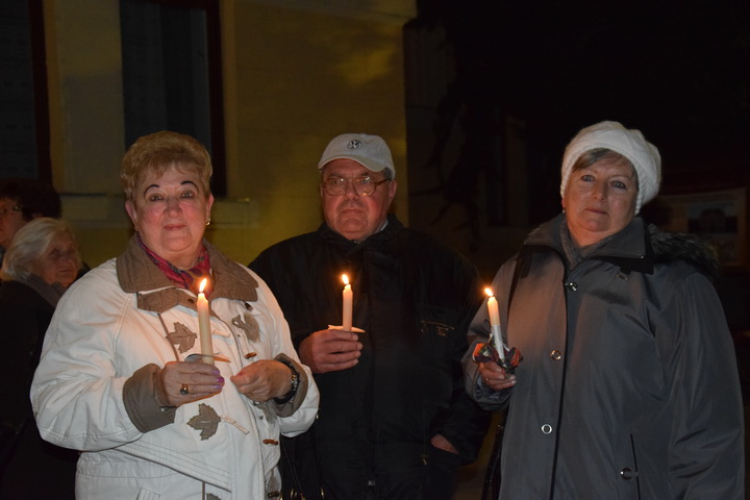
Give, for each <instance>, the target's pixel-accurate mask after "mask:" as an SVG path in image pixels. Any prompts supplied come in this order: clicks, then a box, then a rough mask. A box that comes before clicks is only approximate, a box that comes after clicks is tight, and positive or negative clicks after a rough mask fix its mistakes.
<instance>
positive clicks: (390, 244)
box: [250, 134, 489, 500]
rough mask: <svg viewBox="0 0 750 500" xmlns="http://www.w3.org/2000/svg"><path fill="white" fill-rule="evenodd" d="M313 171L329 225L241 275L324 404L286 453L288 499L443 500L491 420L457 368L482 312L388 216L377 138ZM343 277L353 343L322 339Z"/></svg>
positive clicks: (330, 152) (336, 335)
mask: <svg viewBox="0 0 750 500" xmlns="http://www.w3.org/2000/svg"><path fill="white" fill-rule="evenodd" d="M318 169H319V170H320V173H321V184H320V196H321V200H322V204H323V211H324V215H325V223H324V224H322V225H321V226H320V228H319V229H318V230H317V231H315V232H312V233H308V234H304V235H301V236H297V237H294V238H291V239H289V240H286V241H283V242H281V243H278V244H276V245H274V246H272V247H271V248H269V249H267V250H265V251H264V252H262V253H261V254H260V256H258V258H257V259H256V260H255V261H253V262H252V263H251V264H250V267H251V268H252V269H253V270H254V271H255V272H256V273H258V274H259V275H260V276H261V277H262V278H263V279H264V280H265V281H266V282H267V283H268V285H269V287H270V288H271V290H272V291H273V293H274V295H275V296H276V298H277V299H278V301H279V304H280V305H281V308H282V310H283V311H284V315H285V317H286V319H287V321H288V322H289V326H290V328H291V332H292V339H293V341H294V343H295V346H296V347H297V349H298V352H299V353H300V359H301V360H302V362H303V363H305V364H307V365H308V366H310V368H311V369H312V371H313V373H314V374H315V379H316V382H317V383H318V386H319V388H320V392H321V404H320V412H319V417H318V420H317V421H316V423H315V424H314V425H313V427H312V428H311V430H310V431H308V432H307V433H305V434H303V435H301V436H298V437H296V438H294V439H292V440H284V441H283V446H284V456H282V459H281V462H282V464H281V465H282V469H281V470H282V478H283V480H284V488H285V490H286V493H287V495H286V496H285V498H290V497H293V496H294V492H293V491H292V490H295V491H296V492H297V493H299V491H300V490H302V492H304V495H305V497H306V498H308V499H313V498H322V497H321V496H319V495H323V496H324V497H325V498H332V499H342V500H351V499H389V500H398V499H406V498H408V499H410V500H413V499H430V500H436V499H450V498H451V496H452V493H453V489H454V485H455V475H456V471H457V469H458V467H459V465H460V464H462V463H468V462H471V461H473V460H474V459H475V458H476V456H477V453H478V450H479V447H480V445H481V442H482V439H483V437H484V435H485V432H486V430H487V425H488V418H489V415H488V414H487V413H486V412H484V411H482V410H481V409H479V407H478V405H476V404H475V403H474V402H473V401H471V400H470V399H469V398H468V397H467V395H466V393H465V391H464V390H463V385H462V384H463V379H462V372H461V364H460V360H461V356H462V354H463V352H464V351H465V350H466V348H467V347H468V346H467V340H466V331H465V329H466V326H467V325H468V322H469V321H470V320H471V318H472V317H473V314H474V312H475V311H476V309H477V307H478V306H479V304H480V303H481V298H480V291H481V290H480V286H479V283H478V275H477V272H476V269H475V268H474V266H473V265H471V264H470V263H469V262H468V261H466V260H465V259H464V258H462V257H461V256H459V255H458V254H457V253H455V252H454V251H452V250H450V249H448V248H446V247H444V246H442V245H440V244H438V243H437V242H435V241H434V240H432V239H431V238H429V237H427V236H426V235H423V234H420V233H418V232H416V231H412V230H410V229H407V228H405V227H404V226H403V225H402V224H401V222H399V220H398V219H397V218H396V217H395V216H394V215H392V214H391V215H389V214H388V210H389V207H390V205H391V202H392V201H393V199H394V196H395V194H396V188H397V183H396V180H395V167H394V164H393V160H392V157H391V153H390V149H389V148H388V146H387V145H386V143H385V141H384V140H383V139H382V138H380V137H378V136H373V135H367V134H342V135H340V136H337V137H335V138H334V139H333V140H332V141H331V142H330V143H329V144H328V146H327V148H326V149H325V151H324V153H323V156H322V158H321V160H320V162H319V164H318ZM342 274H346V275H347V276H348V278H349V280H350V281H351V283H352V291H353V296H354V307H353V327H354V328H352V331H347V330H343V329H342V328H341V327H338V328H335V327H330V326H329V327H328V328H326V325H339V324H340V323H341V319H342V302H343V299H342V290H343V287H344V285H343V283H342V278H341V276H342ZM314 464H317V467H316V466H315V465H314ZM321 492H322V493H321Z"/></svg>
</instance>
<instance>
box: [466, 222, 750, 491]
mask: <svg viewBox="0 0 750 500" xmlns="http://www.w3.org/2000/svg"><path fill="white" fill-rule="evenodd" d="M564 221H565V219H564V216H562V215H561V216H558V217H557V218H555V219H553V220H552V221H550V222H548V223H546V224H545V225H543V226H541V227H540V228H538V229H537V230H535V231H534V232H532V233H531V234H530V235H529V237H528V239H527V240H526V242H525V243H524V246H523V248H522V250H521V252H520V254H519V257H518V258H517V259H512V260H510V261H508V262H507V263H506V264H505V265H504V266H503V267H502V268H501V269H500V271H499V272H498V274H497V276H496V278H495V282H494V284H493V285H494V287H495V290H496V293H497V292H498V291H499V292H500V295H502V296H503V297H502V298H501V299H499V301H500V302H501V303H503V302H504V303H505V308H501V309H505V310H503V314H502V316H503V317H502V323H503V330H504V332H507V343H508V345H510V346H515V347H518V348H519V349H520V350H521V353H522V354H523V357H524V360H523V361H522V362H521V364H520V366H519V367H518V368H517V369H516V376H517V380H518V382H517V384H516V386H515V387H513V388H512V389H511V390H510V391H503V392H506V393H507V392H510V393H511V396H510V409H509V413H508V417H507V423H506V429H505V436H504V441H503V451H502V460H501V470H502V483H501V491H500V498H501V499H510V498H544V499H549V498H555V499H583V498H608V499H660V500H666V499H677V498H721V499H740V498H743V497H744V494H743V488H744V479H743V477H744V453H743V443H744V440H743V416H742V400H741V394H740V388H739V379H738V373H737V365H736V360H735V355H734V349H733V345H732V338H731V335H730V333H729V331H728V328H727V325H726V321H725V319H724V314H723V310H722V306H721V304H720V302H719V299H718V297H717V295H716V293H715V291H714V288H713V286H712V285H711V282H710V280H709V278H708V277H707V276H706V272H707V271H708V270H711V268H712V267H715V265H714V264H715V263H714V262H713V261H712V259H711V258H710V256H709V255H707V253H706V251H705V250H706V247H705V246H703V245H701V244H699V243H698V242H697V240H695V239H690V238H686V237H684V236H677V235H668V234H665V233H661V232H658V231H656V230H655V229H651V230H649V229H648V228H646V227H645V224H644V222H643V221H642V219H640V218H636V219H634V220H633V221H632V222H631V223H630V224H629V225H628V226H626V227H625V228H624V229H623V230H621V231H620V232H619V233H617V234H615V235H614V236H612V237H610V238H609V239H608V241H606V242H605V243H604V244H603V245H601V246H600V247H598V248H596V249H595V250H594V251H593V253H591V254H590V255H588V256H586V257H585V258H583V259H582V260H581V261H580V262H578V263H577V265H575V266H570V265H569V264H568V263H567V262H568V260H567V259H566V258H565V252H564V249H563V243H562V240H563V239H564V237H563V236H562V234H563V233H562V232H563V231H566V230H567V229H566V228H563V227H562V225H563V224H565V222H564ZM516 267H518V269H516ZM514 274H515V275H516V284H515V286H514V287H513V286H512V285H511V284H512V283H513V279H514V278H513V276H514ZM511 289H512V290H513V296H512V301H511V305H510V310H509V311H508V312H507V314H506V310H507V300H508V291H509V290H511ZM485 318H486V313H484V311H483V309H480V312H479V314H478V315H477V317H476V318H475V320H474V322H473V324H472V330H473V331H474V333H476V334H479V335H486V331H487V328H486V327H485V326H484V319H485ZM471 392H472V393H473V395H474V396H475V398H476V399H477V400H478V401H480V402H482V403H483V404H484V405H485V406H486V407H488V408H494V409H497V408H499V407H501V406H502V404H503V403H502V400H503V396H507V394H503V393H491V391H490V390H489V389H487V388H486V387H484V386H483V383H482V382H481V380H479V379H477V378H476V377H475V378H474V379H473V385H472V388H471Z"/></svg>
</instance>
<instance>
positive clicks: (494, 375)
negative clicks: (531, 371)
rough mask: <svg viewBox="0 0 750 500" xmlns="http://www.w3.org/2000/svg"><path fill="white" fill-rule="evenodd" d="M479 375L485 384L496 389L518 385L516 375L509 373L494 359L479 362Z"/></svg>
mask: <svg viewBox="0 0 750 500" xmlns="http://www.w3.org/2000/svg"><path fill="white" fill-rule="evenodd" d="M479 375H480V376H481V377H482V381H484V385H486V386H487V387H489V388H490V389H492V390H495V391H502V390H504V389H510V388H511V387H513V386H514V385H516V376H515V375H508V374H507V373H506V372H505V370H503V369H502V368H500V366H499V365H498V364H497V363H495V362H492V361H482V362H480V363H479Z"/></svg>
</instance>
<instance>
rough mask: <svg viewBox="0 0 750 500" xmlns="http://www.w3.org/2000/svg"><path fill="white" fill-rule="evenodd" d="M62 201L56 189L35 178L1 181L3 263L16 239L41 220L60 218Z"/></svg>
mask: <svg viewBox="0 0 750 500" xmlns="http://www.w3.org/2000/svg"><path fill="white" fill-rule="evenodd" d="M61 215H62V202H61V201H60V195H59V194H58V193H57V191H55V188H53V187H52V186H50V185H49V184H46V183H44V182H40V181H37V180H34V179H24V178H22V177H6V178H4V179H0V264H2V262H3V255H4V254H5V250H6V249H7V248H8V246H9V245H10V242H11V241H13V236H14V235H15V234H16V232H17V231H18V230H19V229H21V228H22V227H23V226H25V225H26V224H28V223H29V222H30V221H32V220H34V219H36V218H37V217H52V218H53V219H59V218H60V216H61Z"/></svg>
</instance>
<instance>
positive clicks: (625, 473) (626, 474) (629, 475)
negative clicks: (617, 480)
mask: <svg viewBox="0 0 750 500" xmlns="http://www.w3.org/2000/svg"><path fill="white" fill-rule="evenodd" d="M620 477H621V478H623V479H624V480H625V481H630V480H631V479H633V478H634V477H638V473H637V472H633V471H632V469H630V468H629V467H625V468H624V469H622V470H621V471H620Z"/></svg>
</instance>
